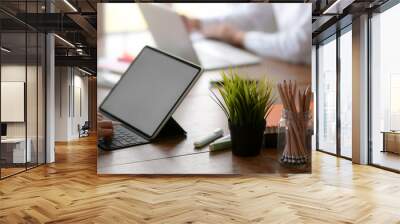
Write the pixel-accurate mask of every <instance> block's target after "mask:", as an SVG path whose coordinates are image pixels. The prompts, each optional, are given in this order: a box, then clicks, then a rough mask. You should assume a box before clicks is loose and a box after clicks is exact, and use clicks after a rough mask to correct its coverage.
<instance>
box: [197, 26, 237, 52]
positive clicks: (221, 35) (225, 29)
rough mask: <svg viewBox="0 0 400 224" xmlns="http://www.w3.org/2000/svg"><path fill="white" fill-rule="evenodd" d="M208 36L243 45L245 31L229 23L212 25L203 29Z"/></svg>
mask: <svg viewBox="0 0 400 224" xmlns="http://www.w3.org/2000/svg"><path fill="white" fill-rule="evenodd" d="M201 32H202V33H203V35H204V36H205V37H207V38H211V39H216V40H220V41H223V42H226V43H229V44H232V45H235V46H238V47H243V41H244V32H243V31H240V30H238V29H236V28H235V27H233V26H231V25H229V24H218V25H211V26H207V27H204V28H202V29H201Z"/></svg>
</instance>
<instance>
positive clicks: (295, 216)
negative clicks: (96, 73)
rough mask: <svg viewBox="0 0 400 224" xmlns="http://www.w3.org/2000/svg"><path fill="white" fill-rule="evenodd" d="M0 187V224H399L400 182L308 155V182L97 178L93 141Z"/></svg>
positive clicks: (297, 178) (295, 178)
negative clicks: (309, 162)
mask: <svg viewBox="0 0 400 224" xmlns="http://www.w3.org/2000/svg"><path fill="white" fill-rule="evenodd" d="M56 156H57V162H56V163H55V164H51V165H47V166H42V167H39V168H36V169H34V170H31V171H28V172H26V173H22V174H20V175H17V176H14V177H11V178H8V179H5V180H3V181H0V223H44V222H47V223H374V224H375V223H400V200H399V199H400V175H398V174H395V173H391V172H387V171H383V170H379V169H377V168H373V167H368V166H358V165H352V164H351V163H350V162H349V161H347V160H343V159H337V158H335V157H332V156H329V155H326V154H322V153H317V152H316V153H314V161H313V174H311V175H306V174H305V175H291V176H289V177H285V176H271V175H268V176H243V177H193V176H192V177H128V176H106V177H100V176H97V175H96V145H95V139H94V138H86V139H84V140H81V141H77V142H73V143H70V144H58V145H57V154H56Z"/></svg>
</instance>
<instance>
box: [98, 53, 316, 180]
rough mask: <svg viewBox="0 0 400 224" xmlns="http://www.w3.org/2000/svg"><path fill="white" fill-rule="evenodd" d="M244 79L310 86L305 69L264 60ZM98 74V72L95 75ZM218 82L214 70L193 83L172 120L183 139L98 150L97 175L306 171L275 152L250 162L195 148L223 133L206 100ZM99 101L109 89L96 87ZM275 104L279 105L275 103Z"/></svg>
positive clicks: (218, 116)
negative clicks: (284, 162)
mask: <svg viewBox="0 0 400 224" xmlns="http://www.w3.org/2000/svg"><path fill="white" fill-rule="evenodd" d="M239 70H240V71H243V72H245V73H246V74H248V75H249V78H253V79H256V78H260V77H263V76H265V75H267V76H268V77H269V78H270V79H271V80H273V81H274V82H279V81H282V80H296V82H297V83H298V85H299V86H300V87H302V88H304V87H305V86H307V85H310V83H311V69H310V66H303V65H293V64H288V63H285V62H281V61H277V60H268V59H265V60H264V61H263V62H262V63H261V64H259V65H253V66H248V67H241V68H239ZM98 75H101V72H100V73H99V74H98ZM219 77H220V74H219V71H210V72H205V73H203V74H202V76H201V78H200V79H199V81H198V82H197V84H196V85H195V86H194V87H193V89H192V90H191V92H190V93H189V94H188V96H187V97H186V98H185V100H184V101H183V102H182V104H181V105H180V106H179V108H178V109H177V111H176V112H175V113H174V115H173V117H174V119H175V120H176V121H178V122H179V124H180V125H181V126H182V127H183V128H184V129H185V130H186V131H187V137H186V138H185V139H170V140H165V141H160V142H158V143H152V144H147V145H141V146H136V147H131V148H126V149H120V150H115V151H112V152H106V151H103V150H101V149H99V150H98V158H97V172H98V174H243V173H298V172H309V171H310V167H306V168H303V169H290V168H284V167H281V166H280V164H279V162H278V161H277V156H276V154H277V153H276V150H275V149H264V150H262V153H261V154H260V155H259V156H257V157H253V158H240V157H236V156H233V155H232V153H231V151H230V150H226V151H220V152H215V153H210V152H209V151H208V147H205V148H202V149H194V147H193V141H194V139H196V138H197V137H199V136H202V135H204V134H207V133H209V132H210V131H212V130H214V129H216V128H223V129H224V131H225V133H228V124H227V120H226V117H225V116H224V114H223V112H222V111H221V109H220V108H219V107H218V106H217V105H216V104H215V103H214V102H213V101H212V100H211V98H210V93H209V90H208V88H209V82H210V80H213V79H218V78H219ZM98 86H99V87H98V102H99V103H100V102H101V101H102V99H103V98H104V97H105V96H106V94H107V93H108V91H109V89H108V88H104V87H103V88H102V87H101V83H99V85H98ZM277 102H280V101H279V100H278V101H277Z"/></svg>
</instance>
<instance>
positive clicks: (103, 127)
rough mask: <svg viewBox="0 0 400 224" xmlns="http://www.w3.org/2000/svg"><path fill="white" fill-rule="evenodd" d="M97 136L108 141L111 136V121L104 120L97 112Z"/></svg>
mask: <svg viewBox="0 0 400 224" xmlns="http://www.w3.org/2000/svg"><path fill="white" fill-rule="evenodd" d="M97 136H98V137H99V138H103V139H104V140H105V141H110V140H111V139H112V137H113V124H112V121H110V120H105V119H104V117H103V115H101V114H97Z"/></svg>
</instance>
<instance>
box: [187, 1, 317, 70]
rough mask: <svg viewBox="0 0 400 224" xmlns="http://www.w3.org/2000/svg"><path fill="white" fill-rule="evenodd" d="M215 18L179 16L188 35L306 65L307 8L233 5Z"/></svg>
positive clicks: (308, 52) (308, 16)
mask: <svg viewBox="0 0 400 224" xmlns="http://www.w3.org/2000/svg"><path fill="white" fill-rule="evenodd" d="M231 7H232V9H231V10H230V12H228V13H222V14H221V15H220V16H215V17H202V18H189V17H186V16H181V19H182V20H183V23H184V25H185V27H186V29H187V30H188V31H189V32H193V31H199V32H200V33H202V34H203V35H204V36H205V37H208V38H212V39H216V40H220V41H223V42H226V43H229V44H232V45H235V46H239V47H242V48H244V49H246V50H248V51H251V52H253V53H255V54H258V55H260V56H264V57H274V58H278V59H281V60H285V61H288V62H293V63H307V64H309V63H310V61H311V60H310V57H304V55H310V54H311V52H310V51H311V48H310V47H309V46H310V44H309V40H310V39H311V30H312V27H311V22H310V21H311V13H310V12H311V6H310V5H309V4H262V3H260V4H256V3H254V4H236V3H235V4H233V5H231Z"/></svg>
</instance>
